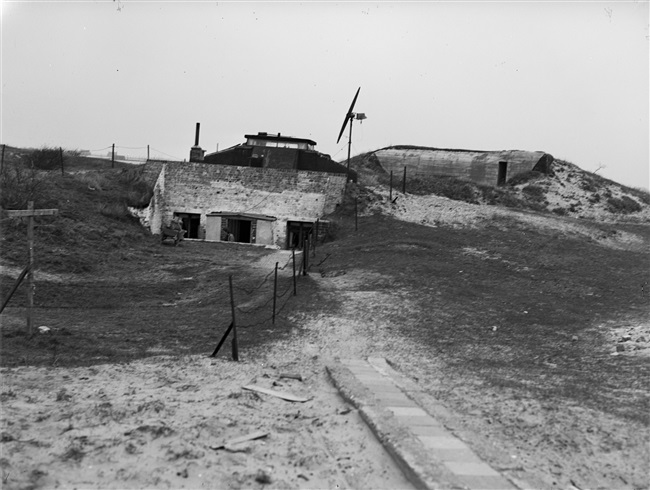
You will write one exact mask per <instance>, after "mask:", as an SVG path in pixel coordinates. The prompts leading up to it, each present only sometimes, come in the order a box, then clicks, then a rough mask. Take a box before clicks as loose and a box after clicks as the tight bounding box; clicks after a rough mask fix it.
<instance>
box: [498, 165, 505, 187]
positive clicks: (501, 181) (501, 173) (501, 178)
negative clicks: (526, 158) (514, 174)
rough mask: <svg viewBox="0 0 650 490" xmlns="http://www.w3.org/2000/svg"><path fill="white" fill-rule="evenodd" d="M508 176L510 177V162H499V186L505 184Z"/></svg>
mask: <svg viewBox="0 0 650 490" xmlns="http://www.w3.org/2000/svg"><path fill="white" fill-rule="evenodd" d="M507 175H508V162H499V174H498V175H497V185H503V184H505V183H506V176H507Z"/></svg>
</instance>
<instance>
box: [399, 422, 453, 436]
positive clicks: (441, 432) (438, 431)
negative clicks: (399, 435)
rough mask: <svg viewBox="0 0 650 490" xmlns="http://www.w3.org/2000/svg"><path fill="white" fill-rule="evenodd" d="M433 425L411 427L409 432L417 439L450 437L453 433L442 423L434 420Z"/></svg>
mask: <svg viewBox="0 0 650 490" xmlns="http://www.w3.org/2000/svg"><path fill="white" fill-rule="evenodd" d="M431 420H432V421H433V424H432V425H409V426H408V428H409V430H410V431H411V432H412V433H413V435H414V436H415V437H420V436H448V435H450V434H451V433H450V432H449V431H448V430H447V429H445V428H444V427H443V426H442V424H440V422H438V421H437V420H436V419H434V418H432V419H431Z"/></svg>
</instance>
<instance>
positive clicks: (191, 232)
mask: <svg viewBox="0 0 650 490" xmlns="http://www.w3.org/2000/svg"><path fill="white" fill-rule="evenodd" d="M174 217H175V218H177V219H180V220H181V222H182V223H183V229H184V230H186V231H187V234H186V235H185V237H186V238H199V228H200V225H201V215H200V214H190V213H174Z"/></svg>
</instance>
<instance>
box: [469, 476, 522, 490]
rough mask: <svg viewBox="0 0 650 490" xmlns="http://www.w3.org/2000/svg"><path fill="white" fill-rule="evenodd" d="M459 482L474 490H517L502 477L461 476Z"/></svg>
mask: <svg viewBox="0 0 650 490" xmlns="http://www.w3.org/2000/svg"><path fill="white" fill-rule="evenodd" d="M458 481H459V482H460V483H461V484H462V485H465V486H466V487H467V488H471V489H472V490H474V489H475V490H516V489H517V487H516V486H515V485H513V484H512V483H510V482H509V481H508V480H506V479H505V478H503V477H502V476H469V475H461V476H459V477H458Z"/></svg>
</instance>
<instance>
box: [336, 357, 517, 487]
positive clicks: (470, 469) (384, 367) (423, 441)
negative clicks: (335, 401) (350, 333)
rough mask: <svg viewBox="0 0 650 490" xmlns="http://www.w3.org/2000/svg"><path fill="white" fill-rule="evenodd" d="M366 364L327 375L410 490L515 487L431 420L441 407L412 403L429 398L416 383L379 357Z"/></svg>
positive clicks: (351, 362) (346, 362) (360, 362)
mask: <svg viewBox="0 0 650 490" xmlns="http://www.w3.org/2000/svg"><path fill="white" fill-rule="evenodd" d="M369 361H372V362H367V361H365V360H358V359H356V360H355V359H348V360H342V361H341V364H342V365H343V366H344V367H343V366H341V367H339V366H332V367H330V366H328V373H329V375H330V378H331V379H332V381H333V384H334V385H335V386H336V387H337V389H338V390H339V393H341V395H343V396H344V398H346V399H347V400H348V401H350V402H351V403H352V404H353V405H355V406H356V407H357V408H358V409H359V412H360V414H361V416H362V418H363V419H364V420H365V421H366V423H367V424H368V425H369V427H370V428H371V429H372V431H373V432H374V433H375V435H376V436H377V438H378V439H379V440H380V441H381V442H382V444H383V445H384V447H385V448H386V450H387V451H388V453H389V454H390V455H391V456H392V457H393V458H394V459H395V461H396V462H397V464H398V465H399V466H400V467H401V468H402V470H403V471H404V474H405V475H406V476H407V477H408V479H409V481H411V483H412V484H413V485H414V486H415V487H416V488H424V489H434V488H435V489H438V488H465V489H468V490H516V489H517V488H518V487H517V486H516V485H514V484H512V483H511V482H510V481H509V480H507V479H506V478H505V477H504V476H502V475H500V474H499V473H498V472H497V471H495V470H494V469H493V468H492V467H490V466H489V465H488V464H487V463H485V462H484V461H482V460H481V459H480V458H479V456H478V455H477V454H476V453H475V452H474V451H472V449H471V448H470V447H469V446H468V445H467V444H465V442H463V441H462V440H461V439H460V438H458V437H456V436H455V435H454V433H453V432H452V431H450V430H448V429H446V428H445V427H443V426H442V424H441V423H440V421H439V420H437V419H436V418H434V417H432V414H433V415H436V416H438V415H439V414H441V413H446V410H447V409H446V408H445V407H444V406H442V405H440V406H438V405H434V406H433V408H432V404H431V401H430V400H427V403H426V406H427V407H428V409H429V410H432V411H431V414H430V413H428V412H427V411H425V410H423V409H422V408H421V406H420V405H419V404H418V402H417V401H415V400H421V397H422V396H429V395H426V394H425V393H424V392H423V391H422V390H421V388H420V387H419V386H417V384H415V383H414V382H413V381H412V380H410V379H408V378H406V377H404V376H403V375H401V374H399V373H397V372H396V371H394V369H393V368H392V367H391V366H390V365H389V364H388V363H386V361H385V359H382V358H372V359H369ZM433 401H434V402H435V400H433ZM440 416H441V417H443V420H444V416H443V415H440ZM522 488H523V487H522Z"/></svg>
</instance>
